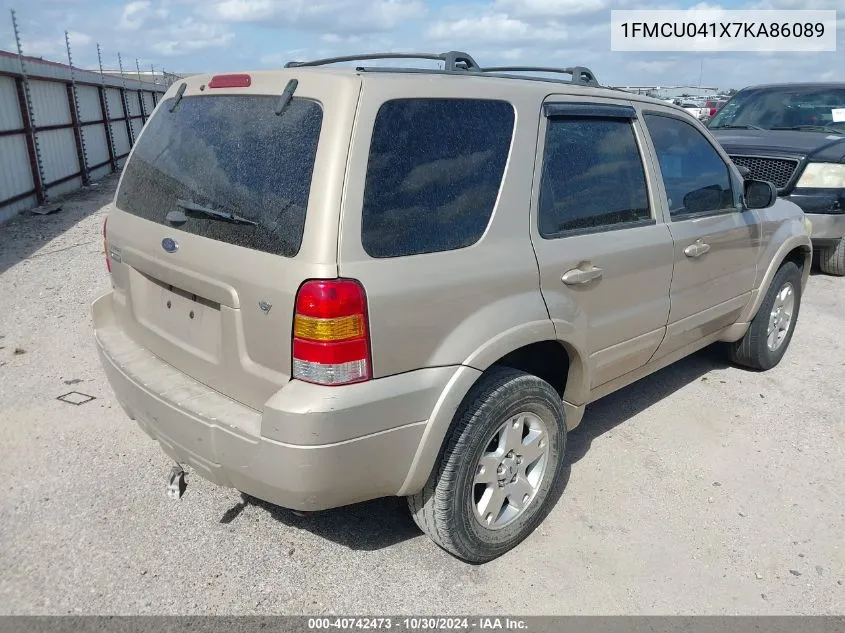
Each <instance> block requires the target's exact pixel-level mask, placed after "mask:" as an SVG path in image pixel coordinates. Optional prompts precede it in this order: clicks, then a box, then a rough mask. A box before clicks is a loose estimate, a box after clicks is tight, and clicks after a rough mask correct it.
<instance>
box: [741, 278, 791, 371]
mask: <svg viewBox="0 0 845 633" xmlns="http://www.w3.org/2000/svg"><path fill="white" fill-rule="evenodd" d="M800 307H801V271H800V270H799V269H798V266H796V265H795V264H794V263H793V262H786V263H784V264H783V265H781V267H780V268H779V269H778V271H777V273H775V276H774V279H772V283H771V285H770V286H769V289H768V291H767V292H766V296H765V297H764V298H763V302H762V303H761V304H760V309H759V310H757V314H756V315H755V316H754V318H753V319H752V320H751V326H750V327H749V328H748V331H747V332H746V333H745V336H743V337H742V338H741V339H740V340H738V341H737V342H735V343H732V344H731V345H730V348H729V349H730V357H731V360H732V361H733V362H735V363H737V364H738V365H744V366H745V367H749V368H751V369H758V370H766V369H771V368H772V367H774V366H775V365H777V364H778V363H779V362H780V361H781V359H782V358H783V355H784V354H785V353H786V349H787V348H788V347H789V342H790V341H791V340H792V334H793V332H794V331H795V323H796V322H797V321H798V312H799V308H800Z"/></svg>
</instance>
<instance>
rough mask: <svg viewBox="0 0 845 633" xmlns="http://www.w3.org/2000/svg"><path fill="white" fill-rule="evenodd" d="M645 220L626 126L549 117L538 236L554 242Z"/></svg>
mask: <svg viewBox="0 0 845 633" xmlns="http://www.w3.org/2000/svg"><path fill="white" fill-rule="evenodd" d="M650 219H651V212H650V210H649V205H648V190H647V188H646V178H645V170H644V169H643V163H642V159H641V158H640V153H639V151H638V149H637V141H636V138H635V137H634V130H633V127H632V125H631V122H630V121H629V120H625V119H601V118H589V117H582V118H577V117H576V118H550V119H549V121H548V126H547V128H546V146H545V151H544V155H543V173H542V176H541V178H540V203H539V229H540V235H542V236H543V237H544V238H555V237H559V236H560V235H561V234H564V233H567V232H569V231H579V230H580V231H589V230H601V229H603V228H614V225H616V226H619V225H624V224H628V223H632V222H641V221H644V220H650Z"/></svg>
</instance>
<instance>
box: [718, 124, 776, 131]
mask: <svg viewBox="0 0 845 633" xmlns="http://www.w3.org/2000/svg"><path fill="white" fill-rule="evenodd" d="M710 129H711V130H765V129H766V128H763V127H760V126H759V125H749V124H747V123H746V124H745V125H714V126H713V127H711V128H710Z"/></svg>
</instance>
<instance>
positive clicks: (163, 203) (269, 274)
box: [107, 69, 360, 410]
mask: <svg viewBox="0 0 845 633" xmlns="http://www.w3.org/2000/svg"><path fill="white" fill-rule="evenodd" d="M246 77H247V76H246V75H242V76H240V77H239V78H236V79H235V80H234V81H232V80H231V79H230V80H229V81H227V80H224V81H222V82H220V81H219V80H218V81H217V82H211V83H209V82H210V80H211V79H212V78H211V77H210V76H209V77H203V76H198V77H192V78H190V79H188V80H186V81H184V82H182V83H184V84H185V86H186V88H185V90H184V92H183V94H182V96H181V98H179V96H178V91H179V90H180V85H181V84H180V83H177V84H175V85H174V86H173V87H172V88H171V89H170V90H169V91H168V93H167V95H166V96H165V99H164V100H163V101H162V103H161V104H160V105H159V106H158V108H157V109H156V112H155V113H154V115H153V116H152V118H151V119H150V121H149V122H148V123H147V125H146V127H145V128H144V130H143V132H142V134H141V135H140V137H139V139H138V142H137V143H136V145H135V147H134V148H133V150H132V154H131V155H130V157H129V160H128V162H127V164H126V167H125V169H124V172H123V175H122V177H121V181H120V184H119V186H118V191H117V195H116V197H115V202H114V208H113V209H111V210H110V212H109V217H108V224H107V239H108V250H109V252H110V258H111V265H112V280H113V285H114V290H115V293H114V297H115V306H116V312H117V314H118V323H119V324H120V327H121V328H122V329H123V330H124V331H125V333H126V334H127V335H128V336H130V337H131V338H132V339H133V340H134V341H135V342H136V343H138V344H139V345H141V346H143V347H145V348H146V349H148V350H149V351H151V352H152V353H153V354H155V355H156V356H158V357H159V358H161V359H162V360H164V361H165V362H167V363H169V364H170V365H172V366H174V367H175V368H177V369H179V370H180V371H183V372H184V373H186V374H188V375H189V376H191V377H192V378H194V379H196V380H198V381H200V382H202V383H204V384H206V385H208V386H209V387H211V388H213V389H215V390H217V391H219V392H221V393H223V394H225V395H227V396H229V397H231V398H232V399H234V400H237V401H239V402H241V403H243V404H246V405H247V406H250V407H252V408H255V409H258V410H260V409H261V408H262V405H263V404H264V402H266V400H267V399H268V398H269V397H270V396H271V395H272V394H273V393H274V392H276V391H277V390H278V389H279V388H280V387H281V386H283V385H284V384H285V383H286V382H288V381H289V380H290V373H291V324H292V318H293V309H294V302H295V298H296V293H297V290H298V288H299V286H300V285H301V283H302V282H303V281H304V280H305V279H308V278H314V277H334V276H336V275H337V263H336V262H337V253H336V251H337V228H338V226H337V225H338V217H339V208H340V202H341V192H342V184H343V183H342V180H343V174H344V169H345V165H346V150H347V148H348V146H349V140H350V135H351V129H352V122H353V119H354V114H355V107H356V103H357V98H358V93H359V91H360V80H359V79H358V77H357V76H355V75H354V73H350V72H348V71H347V72H338V71H326V70H320V71H315V70H306V69H296V70H290V71H271V72H259V73H249V75H248V79H246ZM292 79H296V82H295V83H292V82H291V80H292ZM218 83H223V84H224V85H225V84H227V83H228V84H231V83H234V84H237V85H240V86H241V87H227V88H215V87H214V86H215V85H216V84H218ZM245 84H248V85H245ZM286 87H287V88H288V89H289V90H290V89H291V88H294V93H293V98H292V99H290V100H289V101H286V100H285V99H283V98H282V95H283V93H284V92H285V89H286ZM285 103H286V105H284V108H283V109H281V110H280V106H282V105H283V104H285ZM279 110H280V113H279V114H277V111H279Z"/></svg>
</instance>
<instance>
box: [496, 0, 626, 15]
mask: <svg viewBox="0 0 845 633" xmlns="http://www.w3.org/2000/svg"><path fill="white" fill-rule="evenodd" d="M492 8H493V10H494V11H503V12H506V13H507V14H509V15H514V16H517V17H535V18H536V17H554V18H562V17H568V16H573V15H583V14H587V13H596V12H597V11H602V10H603V9H608V8H609V4H608V0H494V2H493V6H492Z"/></svg>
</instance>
